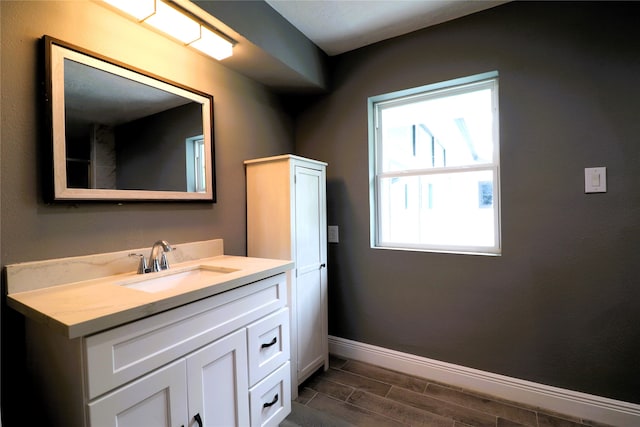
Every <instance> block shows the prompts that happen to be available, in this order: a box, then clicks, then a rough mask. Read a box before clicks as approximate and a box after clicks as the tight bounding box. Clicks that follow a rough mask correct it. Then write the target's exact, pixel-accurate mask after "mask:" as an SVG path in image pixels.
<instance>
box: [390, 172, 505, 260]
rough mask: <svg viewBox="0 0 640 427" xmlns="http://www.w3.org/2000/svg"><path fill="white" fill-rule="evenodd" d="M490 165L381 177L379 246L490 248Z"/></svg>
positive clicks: (492, 241)
mask: <svg viewBox="0 0 640 427" xmlns="http://www.w3.org/2000/svg"><path fill="white" fill-rule="evenodd" d="M493 184H494V183H493V170H484V171H475V172H457V173H443V174H434V175H421V176H410V177H396V178H383V179H381V180H380V187H379V190H380V191H379V197H380V200H379V218H378V225H379V233H380V235H379V238H380V243H381V244H382V245H383V246H394V245H393V243H398V246H400V247H402V246H407V244H408V245H421V246H425V245H426V246H432V245H433V246H438V247H494V246H495V245H496V241H495V233H494V231H495V230H494V227H495V211H496V210H495V209H494V206H493V204H494V203H495V202H496V201H495V199H494V197H493V189H494V185H493Z"/></svg>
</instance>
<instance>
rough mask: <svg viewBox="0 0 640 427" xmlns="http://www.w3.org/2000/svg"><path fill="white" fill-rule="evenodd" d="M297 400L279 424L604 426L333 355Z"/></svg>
mask: <svg viewBox="0 0 640 427" xmlns="http://www.w3.org/2000/svg"><path fill="white" fill-rule="evenodd" d="M293 405H294V412H296V414H293V413H292V415H290V417H288V418H287V420H285V422H283V423H282V424H281V426H303V427H311V426H313V427H318V426H326V427H328V426H341V427H347V426H366V427H370V426H371V427H375V426H438V427H440V426H442V427H445V426H447V427H468V426H474V427H476V426H478V427H480V426H482V427H484V426H487V427H489V426H490V427H516V426H532V427H580V426H591V427H593V426H598V427H601V426H603V424H600V423H595V422H590V421H587V420H579V419H575V418H572V417H567V416H562V415H559V414H551V413H548V412H542V411H540V410H538V409H535V408H531V407H526V406H524V405H519V404H517V403H514V402H508V401H505V400H501V399H496V398H492V397H490V396H486V395H481V394H477V393H472V392H469V391H465V390H462V389H460V388H455V387H451V386H447V385H446V384H442V383H438V382H434V381H430V380H427V379H423V378H417V377H413V376H408V375H405V374H401V373H398V372H394V371H390V370H388V369H384V368H380V367H377V366H373V365H369V364H366V363H362V362H358V361H354V360H344V359H340V358H336V357H333V356H331V358H330V368H329V370H328V371H326V372H323V371H322V370H320V371H318V372H316V373H315V374H314V375H313V376H312V377H311V378H309V379H308V380H307V381H305V382H304V383H303V384H301V385H300V388H299V396H298V398H297V399H296V400H295V401H294V402H293ZM296 408H297V410H296ZM305 411H308V412H309V413H311V414H314V415H313V416H311V415H308V416H304V415H302V416H301V415H300V413H303V412H305Z"/></svg>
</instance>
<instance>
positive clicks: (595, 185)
mask: <svg viewBox="0 0 640 427" xmlns="http://www.w3.org/2000/svg"><path fill="white" fill-rule="evenodd" d="M584 192H585V193H606V192H607V168H606V167H604V166H599V167H595V168H585V169H584Z"/></svg>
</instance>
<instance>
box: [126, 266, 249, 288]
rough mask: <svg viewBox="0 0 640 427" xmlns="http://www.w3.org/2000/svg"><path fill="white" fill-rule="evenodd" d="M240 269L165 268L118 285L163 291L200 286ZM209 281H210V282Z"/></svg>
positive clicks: (210, 267)
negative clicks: (185, 286)
mask: <svg viewBox="0 0 640 427" xmlns="http://www.w3.org/2000/svg"><path fill="white" fill-rule="evenodd" d="M235 271H238V270H236V269H233V268H225V267H214V266H208V265H199V266H195V267H192V268H189V269H187V270H184V269H182V270H176V271H171V270H165V271H160V272H158V273H148V274H145V275H139V276H136V277H135V278H132V279H128V280H123V281H121V282H117V284H118V285H120V286H124V287H125V288H129V289H137V290H139V291H144V292H151V293H154V292H162V291H166V290H169V289H174V288H177V287H180V286H184V285H190V286H198V285H207V284H210V282H211V279H214V278H217V277H219V276H221V275H225V274H229V273H233V272H235ZM208 282H209V283H208Z"/></svg>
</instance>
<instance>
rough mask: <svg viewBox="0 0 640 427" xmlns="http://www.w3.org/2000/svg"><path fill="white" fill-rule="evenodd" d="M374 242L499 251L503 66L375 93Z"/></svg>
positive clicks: (378, 244)
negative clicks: (498, 69) (500, 72)
mask: <svg viewBox="0 0 640 427" xmlns="http://www.w3.org/2000/svg"><path fill="white" fill-rule="evenodd" d="M369 122H370V131H369V135H370V137H369V139H370V144H369V153H370V156H369V157H370V162H369V163H370V167H369V169H370V185H371V197H370V200H371V203H372V205H371V242H372V247H375V248H387V249H407V250H423V251H436V252H456V253H476V254H492V255H497V254H500V250H501V249H500V206H499V203H500V171H499V157H500V156H499V144H498V141H499V139H498V73H497V72H491V73H485V74H481V75H476V76H472V77H467V78H462V79H456V80H452V81H448V82H444V83H438V84H433V85H428V86H423V87H420V88H415V89H409V90H404V91H400V92H394V93H389V94H385V95H379V96H374V97H371V98H369Z"/></svg>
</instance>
